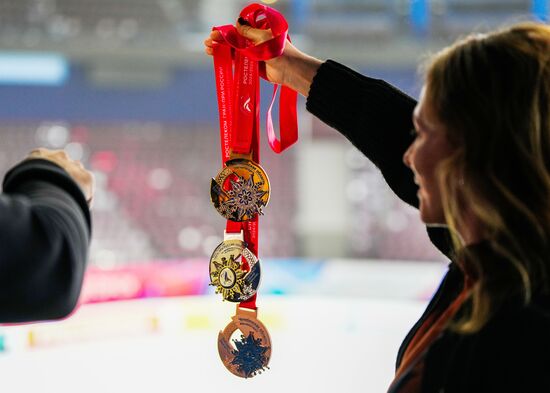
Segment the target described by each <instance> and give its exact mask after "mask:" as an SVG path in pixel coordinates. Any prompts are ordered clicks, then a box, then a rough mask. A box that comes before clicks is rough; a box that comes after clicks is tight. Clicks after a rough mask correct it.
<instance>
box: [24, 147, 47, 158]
mask: <svg viewBox="0 0 550 393" xmlns="http://www.w3.org/2000/svg"><path fill="white" fill-rule="evenodd" d="M45 150H46V149H44V148H42V147H38V148H36V149H32V150H31V151H30V152H29V154H28V155H29V156H31V155H42V154H43V153H44V152H45Z"/></svg>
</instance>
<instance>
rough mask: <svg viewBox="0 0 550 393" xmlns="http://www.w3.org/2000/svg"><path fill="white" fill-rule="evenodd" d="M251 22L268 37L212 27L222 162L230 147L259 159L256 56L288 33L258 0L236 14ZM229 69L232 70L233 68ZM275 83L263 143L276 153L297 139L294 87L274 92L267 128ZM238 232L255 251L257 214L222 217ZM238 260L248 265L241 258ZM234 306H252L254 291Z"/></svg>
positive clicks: (269, 54)
mask: <svg viewBox="0 0 550 393" xmlns="http://www.w3.org/2000/svg"><path fill="white" fill-rule="evenodd" d="M239 16H240V17H241V18H244V19H245V20H246V21H247V22H248V23H249V24H250V26H251V27H253V28H258V29H271V32H272V34H273V38H272V39H270V40H268V41H265V42H263V43H261V44H259V45H254V44H253V43H252V42H250V41H249V40H247V39H246V38H244V37H243V36H241V35H240V34H239V33H238V32H237V29H236V28H235V26H233V25H226V26H218V27H214V28H213V30H217V31H219V32H220V33H221V35H222V38H223V41H222V42H220V43H218V44H216V45H214V47H213V50H214V69H215V75H216V90H217V94H218V110H219V113H220V117H219V121H220V135H221V138H220V139H221V150H222V161H223V164H224V165H225V164H226V162H227V160H229V159H230V158H231V154H232V153H237V154H245V155H248V154H252V157H251V158H252V160H253V161H255V162H257V163H259V162H260V146H259V142H260V135H259V119H260V88H259V76H260V75H261V76H262V77H264V78H266V75H265V68H264V66H265V65H264V64H261V67H260V64H259V62H262V61H265V60H269V59H272V58H274V57H277V56H280V55H281V54H282V53H283V50H284V47H285V42H286V40H287V39H289V38H288V23H287V22H286V20H285V18H284V17H283V15H281V14H280V13H279V12H277V11H275V10H274V9H272V8H269V7H267V6H264V5H261V4H252V5H249V6H247V7H245V8H244V9H243V10H242V11H241V13H240V15H239ZM233 69H234V70H235V74H233ZM277 90H278V86H275V87H274V89H273V96H272V99H271V104H270V105H269V109H268V111H267V124H266V131H267V135H268V141H269V145H270V146H271V148H272V149H273V151H275V152H276V153H281V152H282V151H283V150H285V149H286V148H288V147H289V146H291V145H292V144H293V143H295V142H296V140H297V139H298V121H297V114H296V101H297V93H296V92H295V91H294V90H292V89H290V88H288V87H286V86H283V87H282V88H281V94H280V108H279V128H280V139H277V136H276V134H275V131H274V128H273V121H272V117H271V110H272V107H273V103H274V101H275V97H276V94H277ZM241 230H243V232H244V241H245V242H246V244H247V247H248V249H249V250H250V251H252V252H253V253H254V254H255V255H258V217H257V216H256V217H254V218H253V219H251V220H249V221H246V222H242V223H240V222H234V221H230V220H228V221H227V225H226V231H227V233H239V232H240V231H241ZM243 265H245V266H243V267H244V268H245V269H248V268H249V267H248V264H247V263H246V261H244V263H243ZM240 307H244V308H249V309H256V295H254V296H253V297H252V298H250V299H249V300H248V301H246V302H242V303H241V304H240Z"/></svg>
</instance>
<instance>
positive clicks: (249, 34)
mask: <svg viewBox="0 0 550 393" xmlns="http://www.w3.org/2000/svg"><path fill="white" fill-rule="evenodd" d="M236 27H237V32H238V33H239V34H241V35H242V36H243V37H246V38H248V39H249V40H250V41H252V42H253V43H254V44H255V45H258V44H261V43H262V42H264V41H267V40H269V39H271V38H273V35H272V33H271V30H269V29H267V30H264V29H255V28H252V27H251V26H248V25H246V24H241V23H239V21H237V24H236ZM220 41H222V36H221V34H220V32H218V31H212V32H211V33H210V36H209V37H208V38H207V39H206V40H205V41H204V45H205V52H206V54H208V55H210V56H212V55H213V53H214V49H213V48H214V45H216V44H217V43H218V42H220ZM321 63H322V62H321V61H320V60H318V59H316V58H314V57H311V56H308V55H306V54H305V53H303V52H301V51H299V50H298V49H297V48H296V47H295V46H294V45H292V43H290V42H289V41H287V42H286V45H285V49H284V51H283V54H282V55H281V56H278V57H275V58H273V59H270V60H267V61H265V71H266V76H267V79H268V80H269V81H270V82H272V83H276V84H279V85H285V86H288V87H290V88H291V89H294V90H296V91H298V92H299V93H300V94H302V95H304V96H306V97H307V95H308V93H309V87H310V85H311V82H312V80H313V77H314V76H315V74H316V73H317V69H318V68H319V66H320V65H321Z"/></svg>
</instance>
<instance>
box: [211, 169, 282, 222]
mask: <svg viewBox="0 0 550 393" xmlns="http://www.w3.org/2000/svg"><path fill="white" fill-rule="evenodd" d="M243 164H244V165H249V166H251V167H253V168H254V169H255V170H254V171H253V173H252V176H254V173H255V172H256V171H257V172H260V173H261V174H262V176H263V177H264V178H265V184H266V186H267V191H266V194H267V199H266V201H265V205H264V206H263V207H266V206H267V205H268V204H269V200H270V198H271V182H270V181H269V176H268V175H267V172H266V171H265V170H264V168H262V166H261V165H260V164H259V163H257V162H255V161H253V160H250V159H248V158H232V159H229V160H227V161H226V162H225V165H224V167H223V168H222V169H221V170H220V171H219V172H218V174H217V175H216V177H214V178H212V181H211V182H210V202H211V203H212V205H213V206H214V208H215V209H216V211H217V212H218V213H219V214H220V215H221V216H222V217H223V218H225V219H227V220H230V221H234V222H247V221H250V220H253V219H254V218H256V217H257V216H258V213H255V214H254V215H253V216H252V217H248V218H247V219H243V220H238V219H234V218H235V217H233V216H229V217H228V215H225V214H223V213H222V212H221V211H220V209H219V207H220V202H219V200H218V198H217V197H216V196H215V193H214V191H213V188H214V184H216V185H217V186H218V187H221V185H220V180H222V179H221V175H222V174H223V173H224V171H227V170H228V169H230V167H231V166H238V165H243ZM233 173H234V172H233ZM227 176H229V175H227ZM227 176H226V177H224V178H223V181H225V179H227ZM223 181H222V183H223Z"/></svg>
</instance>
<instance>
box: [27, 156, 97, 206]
mask: <svg viewBox="0 0 550 393" xmlns="http://www.w3.org/2000/svg"><path fill="white" fill-rule="evenodd" d="M33 158H40V159H43V160H48V161H51V162H53V163H55V164H57V165H59V166H60V167H61V168H63V169H64V170H65V171H67V173H68V174H69V175H70V176H71V177H72V178H73V180H74V181H75V182H76V183H77V184H78V185H79V186H80V188H81V189H82V192H83V193H84V196H85V197H86V201H87V202H88V206H91V205H92V201H93V198H94V175H93V174H92V172H90V171H88V170H86V169H85V168H84V165H82V163H81V162H80V161H75V160H72V159H71V157H69V155H68V154H67V152H66V151H65V150H50V149H45V148H42V147H41V148H38V149H34V150H32V151H31V152H30V153H29V155H28V156H27V158H26V160H30V159H33Z"/></svg>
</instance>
